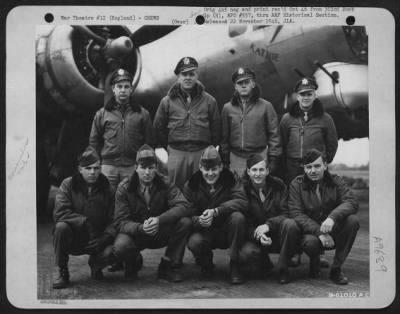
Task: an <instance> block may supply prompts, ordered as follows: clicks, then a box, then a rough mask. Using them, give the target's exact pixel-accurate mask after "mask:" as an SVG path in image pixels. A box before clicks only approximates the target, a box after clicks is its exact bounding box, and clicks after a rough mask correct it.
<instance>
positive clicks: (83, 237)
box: [53, 222, 113, 268]
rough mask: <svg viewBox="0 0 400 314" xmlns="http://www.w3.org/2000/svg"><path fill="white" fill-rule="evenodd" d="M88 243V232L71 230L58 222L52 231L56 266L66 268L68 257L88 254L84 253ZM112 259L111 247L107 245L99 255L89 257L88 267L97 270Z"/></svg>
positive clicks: (66, 225)
mask: <svg viewBox="0 0 400 314" xmlns="http://www.w3.org/2000/svg"><path fill="white" fill-rule="evenodd" d="M88 242H89V232H88V230H87V229H86V228H82V229H81V230H73V229H72V228H71V227H70V226H69V225H68V224H67V223H65V222H58V223H57V224H56V225H55V227H54V231H53V244H54V250H55V253H56V266H58V267H60V268H66V267H67V265H68V260H69V255H84V254H89V253H88V252H86V251H85V247H86V245H87V244H88ZM112 259H113V256H112V245H108V246H106V247H105V248H104V249H103V250H102V251H100V252H99V253H97V254H93V255H90V257H89V266H91V267H96V268H97V267H99V266H100V265H101V266H102V267H104V266H106V265H108V264H109V263H110V262H111V261H112ZM100 268H101V267H100Z"/></svg>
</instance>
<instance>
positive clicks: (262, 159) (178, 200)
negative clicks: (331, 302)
mask: <svg viewBox="0 0 400 314" xmlns="http://www.w3.org/2000/svg"><path fill="white" fill-rule="evenodd" d="M175 74H176V75H177V81H176V83H174V84H173V86H172V87H171V89H170V90H169V92H168V94H167V96H166V97H164V98H163V99H162V100H161V103H160V106H159V107H158V110H157V112H156V114H155V117H154V122H153V125H151V120H150V115H149V113H148V112H147V110H146V109H144V108H143V107H141V106H140V105H138V104H135V103H133V101H132V98H131V95H132V93H133V88H132V75H131V74H130V73H129V72H128V71H126V70H123V69H118V70H116V71H115V72H114V73H113V75H112V77H111V80H110V84H111V87H112V91H113V93H114V97H113V98H112V100H111V101H110V102H109V103H108V104H106V105H105V106H104V108H102V109H100V110H99V111H98V112H97V113H96V115H95V117H94V120H93V125H92V131H91V134H90V140H89V147H88V148H87V149H86V150H85V151H84V152H83V153H82V155H81V156H80V158H79V160H78V169H77V172H76V173H75V174H74V175H73V176H72V177H69V178H66V179H65V180H64V181H63V182H62V184H61V186H60V188H59V190H58V192H57V195H56V201H55V208H54V215H53V216H54V221H55V227H54V247H55V253H56V266H57V267H58V277H57V278H56V279H55V280H54V281H53V288H65V287H67V286H68V284H69V277H70V276H69V270H68V256H69V255H83V254H88V255H89V256H90V257H89V266H90V269H91V277H92V278H93V279H103V273H102V269H103V268H104V267H106V266H107V265H111V264H113V263H121V262H124V265H125V269H124V272H125V277H126V278H127V279H129V280H136V279H137V278H138V272H139V270H140V268H141V267H142V264H143V258H142V255H141V254H140V252H141V250H143V249H155V248H161V247H166V250H165V254H164V255H163V256H162V257H161V261H160V263H159V266H158V277H159V278H160V279H166V280H168V281H171V282H179V281H182V280H183V278H182V274H181V271H180V269H181V267H182V264H183V258H184V253H185V249H186V247H187V248H188V249H189V251H191V253H192V254H193V256H194V259H195V262H196V264H197V265H198V266H199V268H200V272H199V273H200V274H201V276H212V274H213V271H214V262H213V249H215V248H220V249H229V250H228V252H229V253H228V254H229V259H230V260H229V265H230V282H231V283H232V284H239V283H242V282H243V281H244V277H243V271H242V268H243V266H245V265H248V264H250V263H256V264H257V265H259V267H260V272H265V271H267V270H268V269H269V268H270V267H271V266H272V264H271V261H270V259H269V256H268V254H269V253H280V256H279V259H278V264H277V266H278V268H279V278H278V281H279V282H280V283H281V284H285V283H288V282H289V281H290V280H291V276H290V272H289V270H288V269H289V265H290V260H291V258H292V257H293V256H294V255H295V254H301V252H304V253H306V254H307V255H308V256H309V257H310V271H309V275H310V277H317V276H318V275H319V273H320V266H321V260H320V253H321V251H323V250H324V249H335V250H336V251H335V257H334V261H333V264H332V266H331V270H330V279H331V280H332V281H333V282H335V283H337V284H347V282H348V279H347V278H346V277H345V276H344V274H343V272H342V270H341V267H342V265H343V263H344V262H345V259H346V257H347V255H348V254H349V252H350V250H351V248H352V245H353V243H354V240H355V237H356V234H357V231H358V228H359V222H358V218H357V216H356V215H355V213H356V212H357V209H358V204H357V202H356V200H355V198H354V196H353V195H352V192H351V190H350V189H349V188H348V187H347V186H346V184H345V183H344V182H343V179H341V178H340V177H338V176H336V175H333V174H330V173H329V171H328V168H327V163H328V162H330V161H332V159H333V157H334V155H335V153H336V150H337V136H336V130H335V126H334V124H333V121H332V118H331V117H330V116H329V114H327V113H324V112H323V106H322V104H321V102H320V101H319V100H318V98H317V97H316V90H317V88H318V86H317V84H316V82H315V81H314V80H313V79H312V78H303V79H302V80H300V81H299V82H298V83H297V84H296V86H295V91H296V92H297V95H298V102H297V103H296V104H295V105H294V106H293V107H292V110H291V111H290V113H287V114H285V115H284V116H283V118H282V121H281V123H280V126H279V123H278V118H277V115H276V112H275V110H274V108H273V107H272V105H271V104H270V103H269V102H268V101H266V100H264V99H262V98H261V91H260V88H259V87H258V86H257V84H256V81H255V73H254V71H252V70H251V69H248V68H242V67H240V68H238V69H237V70H236V71H235V72H234V73H233V75H232V82H233V84H234V88H235V92H234V94H233V96H232V99H231V100H230V102H228V103H226V104H225V105H224V106H223V109H222V114H220V111H219V109H218V106H217V103H216V100H215V98H214V97H212V96H211V95H210V94H208V93H207V92H206V91H205V87H204V86H203V85H202V84H201V82H199V81H198V76H199V69H198V64H197V61H196V60H195V59H194V58H192V57H184V58H182V59H181V60H180V61H179V62H178V64H177V66H176V68H175ZM154 147H161V148H165V149H166V150H167V152H168V155H169V158H168V176H163V175H161V174H160V173H159V172H158V168H159V164H158V159H157V157H156V154H155V151H154ZM218 147H219V149H218ZM279 159H281V160H283V161H285V166H286V169H285V170H286V171H285V173H286V176H285V175H282V171H281V170H282V169H281V167H279V163H278V162H279ZM277 176H279V177H282V178H283V179H285V182H284V181H283V180H282V179H281V178H278V177H277Z"/></svg>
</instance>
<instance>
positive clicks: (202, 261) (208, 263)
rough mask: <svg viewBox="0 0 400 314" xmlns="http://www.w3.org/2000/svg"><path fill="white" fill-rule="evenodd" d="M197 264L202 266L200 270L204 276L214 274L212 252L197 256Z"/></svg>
mask: <svg viewBox="0 0 400 314" xmlns="http://www.w3.org/2000/svg"><path fill="white" fill-rule="evenodd" d="M195 261H196V265H199V266H200V269H201V270H200V272H201V274H202V276H204V277H211V276H212V275H213V274H214V263H213V254H212V252H211V253H209V254H206V255H201V256H195Z"/></svg>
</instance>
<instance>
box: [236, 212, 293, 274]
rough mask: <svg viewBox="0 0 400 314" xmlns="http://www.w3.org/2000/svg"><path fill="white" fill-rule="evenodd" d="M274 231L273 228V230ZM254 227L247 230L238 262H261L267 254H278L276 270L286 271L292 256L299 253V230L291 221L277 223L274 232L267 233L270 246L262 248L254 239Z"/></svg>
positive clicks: (285, 220)
mask: <svg viewBox="0 0 400 314" xmlns="http://www.w3.org/2000/svg"><path fill="white" fill-rule="evenodd" d="M273 229H274V230H275V228H273ZM254 230H255V227H250V228H249V229H248V232H247V234H248V236H247V239H249V240H248V241H246V243H245V244H244V245H243V247H242V249H241V251H240V261H241V263H242V264H248V263H252V262H261V263H262V262H263V259H264V260H265V259H266V257H267V255H268V254H269V253H279V259H278V268H279V269H280V270H287V269H288V267H289V262H290V259H291V258H292V256H293V255H294V254H296V253H299V251H300V245H299V242H300V241H299V240H300V229H299V227H298V226H297V223H296V222H295V221H294V220H293V219H289V218H287V219H284V220H283V221H281V222H280V223H279V226H278V228H276V230H275V232H273V233H271V232H269V233H268V234H267V236H269V237H270V238H271V240H272V244H271V245H270V246H262V245H261V244H260V242H258V241H256V240H255V239H254V236H253V234H254Z"/></svg>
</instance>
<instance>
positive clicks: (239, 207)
mask: <svg viewBox="0 0 400 314" xmlns="http://www.w3.org/2000/svg"><path fill="white" fill-rule="evenodd" d="M199 168H200V169H199V171H197V172H196V173H195V174H194V175H193V176H192V177H191V178H190V179H189V181H187V182H186V184H185V186H184V189H183V193H184V195H185V197H186V198H187V200H188V201H189V202H191V203H192V205H193V214H192V216H193V217H192V223H193V229H194V230H193V234H192V235H191V236H190V238H189V240H188V244H187V246H188V248H189V250H190V251H191V252H192V253H193V255H194V258H195V260H196V264H197V265H199V266H200V267H201V271H202V274H203V275H205V276H210V275H211V274H212V271H213V268H214V264H213V253H212V250H213V249H215V248H220V249H227V248H229V249H230V280H231V283H232V284H240V283H242V282H243V276H242V273H241V271H240V265H239V249H240V248H241V246H242V245H243V242H244V238H245V232H246V219H245V216H244V212H245V211H246V209H247V199H246V195H245V193H244V190H243V187H242V185H241V184H240V182H239V179H238V178H236V177H235V175H234V174H233V173H232V172H231V171H230V170H228V169H224V167H223V165H222V162H221V157H220V155H219V153H218V152H217V150H216V149H215V147H214V146H209V147H207V148H206V149H205V150H204V152H203V154H202V156H201V158H200V165H199Z"/></svg>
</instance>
